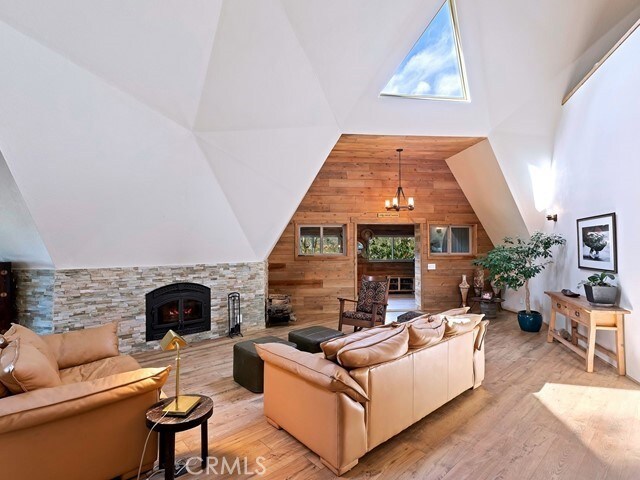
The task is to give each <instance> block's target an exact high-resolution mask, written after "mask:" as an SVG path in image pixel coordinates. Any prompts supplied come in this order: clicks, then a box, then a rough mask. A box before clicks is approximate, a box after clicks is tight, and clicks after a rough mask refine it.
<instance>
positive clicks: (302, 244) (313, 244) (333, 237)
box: [298, 225, 345, 256]
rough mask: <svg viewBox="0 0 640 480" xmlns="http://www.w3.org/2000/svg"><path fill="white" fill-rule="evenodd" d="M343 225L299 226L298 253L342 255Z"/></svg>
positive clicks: (343, 248)
mask: <svg viewBox="0 0 640 480" xmlns="http://www.w3.org/2000/svg"><path fill="white" fill-rule="evenodd" d="M344 240H345V226H344V225H313V226H312V225H305V226H300V230H299V242H298V255H306V256H312V255H344V254H345V241H344Z"/></svg>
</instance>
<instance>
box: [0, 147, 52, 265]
mask: <svg viewBox="0 0 640 480" xmlns="http://www.w3.org/2000/svg"><path fill="white" fill-rule="evenodd" d="M9 261H11V262H14V263H15V265H16V266H22V267H24V266H31V267H34V268H47V267H48V268H51V266H52V263H51V257H49V252H47V249H46V247H45V246H44V243H42V239H41V238H40V234H39V233H38V229H37V228H36V225H35V223H33V219H32V218H31V214H30V213H29V209H28V208H27V206H26V204H25V203H24V200H23V198H22V195H21V194H20V190H18V186H17V185H16V182H15V181H14V180H13V176H12V175H11V172H10V171H9V167H7V164H6V162H5V161H4V157H3V156H2V153H0V262H9Z"/></svg>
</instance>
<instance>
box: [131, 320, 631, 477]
mask: <svg viewBox="0 0 640 480" xmlns="http://www.w3.org/2000/svg"><path fill="white" fill-rule="evenodd" d="M294 328H299V326H298V327H295V326H294V327H275V328H270V329H268V330H266V331H264V330H262V331H258V332H254V333H252V334H251V335H248V336H245V339H247V338H257V337H259V336H262V335H265V334H268V335H275V336H279V337H283V338H285V337H286V335H287V333H288V332H289V330H291V329H294ZM545 337H546V334H545V333H544V332H541V333H538V334H531V333H524V332H521V331H520V330H519V328H518V325H517V321H516V319H515V316H514V315H513V314H510V313H502V314H501V316H500V318H498V319H497V320H494V321H492V323H491V325H490V330H489V332H488V335H487V338H486V347H485V348H486V360H487V366H486V378H485V382H484V384H483V386H482V387H480V388H479V389H477V390H474V391H468V392H466V393H464V394H462V395H461V396H459V397H458V398H456V399H454V400H453V401H451V402H449V403H448V404H447V405H445V406H443V407H441V408H440V409H438V410H437V411H435V412H433V413H432V414H431V415H429V416H427V417H426V418H424V419H423V420H421V421H420V422H418V423H416V424H415V425H413V426H412V427H410V428H408V429H407V430H405V431H404V432H402V433H401V434H399V435H397V436H396V437H394V438H392V439H391V440H389V441H388V442H386V443H384V444H383V445H381V446H379V447H378V448H376V449H375V450H373V451H372V452H369V453H368V454H367V455H366V456H365V457H363V458H362V459H361V460H360V463H359V464H358V465H357V466H356V467H355V468H354V469H353V470H351V471H350V472H348V473H346V474H345V475H344V478H351V479H447V480H449V479H456V480H457V479H465V478H473V479H496V478H500V479H507V480H508V479H552V478H562V479H573V478H580V479H589V480H590V479H613V478H616V479H627V478H628V479H637V478H640V387H639V386H638V385H636V384H635V383H633V382H632V381H631V380H629V379H628V378H625V377H619V376H618V375H617V374H616V372H615V370H614V369H613V368H612V367H611V366H609V365H606V364H605V363H604V362H602V361H601V360H599V359H597V360H596V366H595V372H594V373H591V374H590V373H586V372H585V371H584V365H583V363H584V362H583V360H582V359H581V358H580V357H578V356H577V355H575V354H573V353H572V352H569V351H567V349H565V348H563V347H562V346H561V345H559V344H558V343H554V344H548V343H546V341H545ZM240 340H242V339H240ZM236 341H238V339H237V338H236V339H234V340H230V339H219V340H213V341H206V342H202V343H199V344H194V345H190V346H188V347H187V348H186V349H185V350H183V357H182V358H183V364H182V365H183V371H182V381H183V385H184V391H185V392H187V393H202V394H206V395H209V396H211V397H212V398H213V400H214V402H215V407H214V416H213V418H212V419H211V420H210V423H209V446H210V455H211V456H215V457H218V459H219V460H218V461H219V462H222V457H225V458H226V459H227V462H228V463H229V464H232V463H233V461H234V459H235V457H236V456H239V457H245V456H246V457H248V460H247V461H248V463H247V465H248V469H249V471H254V470H255V469H258V467H259V465H257V464H256V458H257V457H264V461H263V464H264V466H265V467H266V474H264V475H262V476H261V477H258V476H257V475H255V478H268V479H285V478H287V479H289V478H291V479H328V478H334V476H333V474H331V472H329V470H327V469H326V468H324V467H323V466H322V465H321V463H320V461H319V459H318V457H317V456H316V455H315V454H314V453H313V452H311V451H309V450H308V449H307V448H306V447H304V446H303V445H302V444H300V443H299V442H298V441H296V440H295V439H294V438H293V437H291V436H290V435H289V434H287V433H286V432H285V431H283V430H276V429H274V428H273V427H271V426H270V425H269V424H268V423H267V422H266V421H265V419H264V417H263V415H262V395H256V394H252V393H250V392H249V391H247V390H245V389H243V388H242V387H240V386H239V385H237V384H236V383H235V382H234V381H233V378H232V363H233V361H232V360H233V358H232V348H233V344H234V343H235V342H236ZM137 358H138V360H139V361H140V362H141V363H142V364H143V365H145V366H160V365H165V364H169V363H171V362H172V355H171V354H168V353H164V352H150V353H144V354H140V355H137ZM172 388H175V387H174V384H173V376H172V378H171V379H170V380H169V383H168V384H167V386H166V388H165V391H167V392H170V391H171V389H172ZM199 435H200V434H199V430H193V431H191V432H185V433H183V434H179V435H178V438H177V447H176V449H177V452H176V458H180V457H189V456H195V455H198V452H199V448H200V442H199ZM243 468H244V467H243ZM216 472H217V474H211V475H204V474H203V475H200V476H198V477H197V478H211V479H214V478H215V479H218V478H248V477H251V475H241V476H239V475H237V470H234V473H233V474H228V473H229V472H228V469H227V470H226V472H225V473H226V474H225V475H221V474H220V468H217V469H216ZM183 478H194V477H189V476H187V477H183Z"/></svg>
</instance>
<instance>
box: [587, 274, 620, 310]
mask: <svg viewBox="0 0 640 480" xmlns="http://www.w3.org/2000/svg"><path fill="white" fill-rule="evenodd" d="M615 279H616V277H615V275H613V274H611V273H607V272H600V273H594V274H593V275H591V276H590V277H589V278H587V279H586V280H583V281H581V282H580V284H579V285H578V287H580V286H583V287H584V293H585V295H586V296H587V300H588V301H589V303H592V304H593V305H600V306H603V307H612V306H614V305H615V304H616V299H617V298H618V287H617V286H616V285H612V284H611V283H609V280H615Z"/></svg>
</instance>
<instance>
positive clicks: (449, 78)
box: [380, 0, 468, 100]
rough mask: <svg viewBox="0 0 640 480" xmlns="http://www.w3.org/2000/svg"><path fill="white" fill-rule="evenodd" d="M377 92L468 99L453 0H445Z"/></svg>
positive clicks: (406, 95) (392, 94) (441, 98)
mask: <svg viewBox="0 0 640 480" xmlns="http://www.w3.org/2000/svg"><path fill="white" fill-rule="evenodd" d="M380 95H387V96H398V97H409V98H432V99H433V98H436V99H440V100H468V95H467V85H466V79H465V73H464V63H463V61H462V50H461V48H460V35H459V31H458V20H457V18H456V11H455V6H454V3H453V0H447V1H446V2H444V4H443V5H442V7H441V8H440V10H439V11H438V13H437V14H436V16H435V17H434V18H433V20H431V22H430V23H429V25H428V26H427V28H426V29H425V31H424V32H423V33H422V35H420V38H419V39H418V41H417V42H416V44H415V45H414V46H413V48H411V51H410V52H409V54H408V55H407V56H406V57H405V59H404V60H403V61H402V63H401V64H400V66H399V67H398V68H397V69H396V71H395V72H394V74H393V77H391V80H389V83H387V85H386V86H385V87H384V89H383V90H382V92H380Z"/></svg>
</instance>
